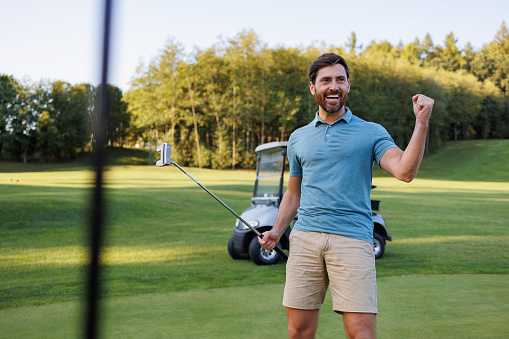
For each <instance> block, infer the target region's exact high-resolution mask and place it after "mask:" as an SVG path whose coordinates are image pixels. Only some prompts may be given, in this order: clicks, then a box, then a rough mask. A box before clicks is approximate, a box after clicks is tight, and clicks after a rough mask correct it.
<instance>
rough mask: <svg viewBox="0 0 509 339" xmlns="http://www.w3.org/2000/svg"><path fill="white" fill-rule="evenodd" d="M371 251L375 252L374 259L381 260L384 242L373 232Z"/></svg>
mask: <svg viewBox="0 0 509 339" xmlns="http://www.w3.org/2000/svg"><path fill="white" fill-rule="evenodd" d="M373 250H374V251H375V259H378V258H381V257H382V255H383V254H384V251H385V240H384V238H382V236H381V235H380V234H378V233H376V232H373Z"/></svg>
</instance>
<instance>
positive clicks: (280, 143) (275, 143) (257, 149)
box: [255, 141, 288, 152]
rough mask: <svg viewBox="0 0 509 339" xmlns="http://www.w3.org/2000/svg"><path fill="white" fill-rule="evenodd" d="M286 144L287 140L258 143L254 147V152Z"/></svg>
mask: <svg viewBox="0 0 509 339" xmlns="http://www.w3.org/2000/svg"><path fill="white" fill-rule="evenodd" d="M287 146H288V141H274V142H268V143H266V144H263V145H260V146H258V147H256V148H255V152H261V151H266V150H269V149H273V148H283V147H287Z"/></svg>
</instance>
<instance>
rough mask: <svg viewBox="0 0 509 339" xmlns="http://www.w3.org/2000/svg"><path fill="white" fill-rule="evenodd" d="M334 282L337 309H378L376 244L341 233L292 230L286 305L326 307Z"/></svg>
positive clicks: (287, 266) (285, 296)
mask: <svg viewBox="0 0 509 339" xmlns="http://www.w3.org/2000/svg"><path fill="white" fill-rule="evenodd" d="M328 286H330V291H331V296H332V304H333V309H334V311H335V312H338V313H343V312H358V313H374V314H377V313H378V309H377V303H376V271H375V256H374V252H373V245H371V244H370V243H368V242H366V241H362V240H357V239H351V238H347V237H344V236H341V235H337V234H330V233H319V232H303V231H298V230H293V231H292V233H291V234H290V257H289V259H288V262H287V264H286V285H285V293H284V298H283V305H284V306H286V307H290V308H297V309H303V310H318V309H321V308H322V304H323V301H324V300H325V294H326V292H327V287H328Z"/></svg>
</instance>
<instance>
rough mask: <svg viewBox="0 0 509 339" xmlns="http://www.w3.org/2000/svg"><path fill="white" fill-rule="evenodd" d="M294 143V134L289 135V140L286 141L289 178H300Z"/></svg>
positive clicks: (300, 171)
mask: <svg viewBox="0 0 509 339" xmlns="http://www.w3.org/2000/svg"><path fill="white" fill-rule="evenodd" d="M296 148H297V145H296V142H295V136H294V134H292V135H290V139H289V140H288V149H287V153H288V164H289V165H290V176H292V177H300V176H302V166H301V164H300V161H299V159H298V158H297V152H296Z"/></svg>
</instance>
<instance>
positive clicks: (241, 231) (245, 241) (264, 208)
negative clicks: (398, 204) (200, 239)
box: [228, 141, 391, 265]
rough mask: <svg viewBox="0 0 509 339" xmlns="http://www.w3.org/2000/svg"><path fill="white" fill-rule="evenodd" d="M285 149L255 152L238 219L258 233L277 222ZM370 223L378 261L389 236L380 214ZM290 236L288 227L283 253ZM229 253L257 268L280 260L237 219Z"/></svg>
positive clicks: (276, 145) (375, 204) (272, 146)
mask: <svg viewBox="0 0 509 339" xmlns="http://www.w3.org/2000/svg"><path fill="white" fill-rule="evenodd" d="M287 146H288V142H287V141H282V142H270V143H266V144H263V145H260V146H258V147H256V149H255V152H256V153H258V157H257V165H256V181H255V186H254V194H253V197H252V198H251V207H249V208H248V209H246V210H245V211H244V212H243V213H242V214H241V217H242V218H243V219H244V220H246V221H247V222H248V223H249V224H250V225H251V226H252V227H253V228H255V229H256V230H257V231H258V232H260V233H263V232H265V231H268V230H270V229H271V228H272V225H273V224H274V221H275V220H276V216H277V213H278V210H279V204H280V203H281V199H282V197H283V184H284V171H285V160H286V148H287ZM373 188H374V186H373ZM379 205H380V201H379V200H371V207H372V210H373V211H377V210H378V208H379ZM372 219H373V224H374V231H373V248H374V251H375V258H380V257H381V256H382V255H383V253H384V250H385V241H386V240H391V236H390V235H389V232H388V230H387V225H386V224H385V220H384V218H383V217H382V216H381V215H380V214H376V213H374V212H373V213H372ZM295 220H297V217H296V218H295ZM295 220H294V222H295ZM290 232H291V227H288V228H287V229H286V231H285V233H284V234H283V235H282V237H281V239H280V241H279V244H278V246H279V247H280V248H281V249H283V250H289V247H290V243H289V238H290ZM228 253H229V254H230V256H231V257H232V258H233V259H249V258H251V260H252V261H253V262H254V263H255V264H257V265H272V264H276V263H277V262H278V261H279V259H280V256H279V254H277V253H276V252H275V251H267V250H265V249H264V248H263V247H261V245H260V244H259V243H258V238H257V236H256V234H255V233H254V232H253V231H251V229H249V228H248V227H247V226H246V225H244V224H243V223H242V222H240V220H239V219H237V221H236V222H235V225H234V227H233V236H232V237H231V238H230V240H229V241H228Z"/></svg>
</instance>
